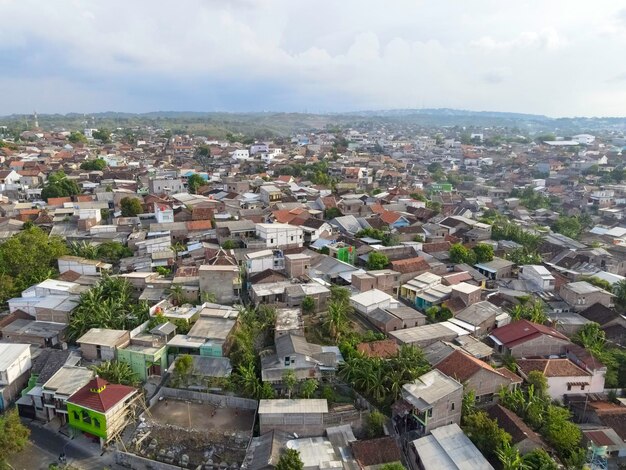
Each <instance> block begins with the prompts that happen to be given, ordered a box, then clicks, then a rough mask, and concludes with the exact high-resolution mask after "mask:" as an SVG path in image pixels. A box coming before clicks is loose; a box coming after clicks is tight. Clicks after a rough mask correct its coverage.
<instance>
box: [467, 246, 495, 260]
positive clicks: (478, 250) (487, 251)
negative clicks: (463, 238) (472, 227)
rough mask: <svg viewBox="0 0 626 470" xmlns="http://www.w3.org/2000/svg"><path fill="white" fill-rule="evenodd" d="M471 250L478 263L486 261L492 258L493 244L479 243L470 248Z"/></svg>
mask: <svg viewBox="0 0 626 470" xmlns="http://www.w3.org/2000/svg"><path fill="white" fill-rule="evenodd" d="M472 251H473V252H474V254H475V255H476V261H477V262H479V263H486V262H487V261H491V260H492V259H493V246H491V245H487V244H486V243H479V244H478V245H476V246H475V247H474V248H472Z"/></svg>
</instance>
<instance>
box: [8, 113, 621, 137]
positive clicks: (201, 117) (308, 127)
mask: <svg viewBox="0 0 626 470" xmlns="http://www.w3.org/2000/svg"><path fill="white" fill-rule="evenodd" d="M31 121H32V116H30V115H11V116H4V117H0V125H7V126H11V127H12V128H14V129H26V128H27V125H28V123H29V122H31ZM39 124H40V125H41V126H42V127H43V128H45V129H55V128H65V129H71V130H76V129H82V128H84V127H106V128H109V129H116V128H129V127H134V126H141V125H148V126H153V127H157V128H163V129H171V130H172V131H175V132H183V133H195V134H197V135H206V136H213V137H217V138H223V137H224V136H225V135H226V134H228V133H242V134H244V135H246V136H252V137H255V138H271V137H273V136H288V135H291V134H294V133H298V132H308V131H316V130H317V131H319V130H323V129H329V130H338V129H342V128H348V127H352V128H357V129H362V130H366V131H367V130H373V129H376V128H379V127H381V126H382V127H389V128H391V129H394V132H398V133H401V134H405V135H414V134H415V133H417V132H428V130H429V129H430V130H432V129H433V128H446V127H450V128H454V127H457V128H459V127H461V128H468V129H476V130H480V129H483V128H494V127H495V128H508V129H509V130H511V131H512V132H519V133H521V134H525V135H526V134H534V133H538V132H555V133H557V134H560V135H566V134H570V135H571V134H573V133H578V132H598V131H607V130H608V131H620V132H624V131H626V118H625V117H600V118H598V117H573V118H551V117H548V116H543V115H538V114H523V113H507V112H495V111H470V110H460V109H450V108H439V109H430V108H429V109H391V110H371V111H355V112H345V113H328V114H310V113H307V114H305V113H284V112H251V113H227V112H194V111H155V112H149V113H140V114H136V113H122V112H113V111H107V112H99V113H92V114H82V113H69V114H65V115H61V114H40V115H39Z"/></svg>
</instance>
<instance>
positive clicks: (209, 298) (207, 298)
mask: <svg viewBox="0 0 626 470" xmlns="http://www.w3.org/2000/svg"><path fill="white" fill-rule="evenodd" d="M200 300H201V302H202V303H206V302H208V303H210V304H214V303H215V302H216V301H217V297H216V296H215V294H214V293H213V292H203V293H202V294H200Z"/></svg>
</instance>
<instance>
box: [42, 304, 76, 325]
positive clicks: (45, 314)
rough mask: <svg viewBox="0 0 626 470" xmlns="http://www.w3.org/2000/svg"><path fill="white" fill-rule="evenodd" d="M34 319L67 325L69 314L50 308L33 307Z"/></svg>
mask: <svg viewBox="0 0 626 470" xmlns="http://www.w3.org/2000/svg"><path fill="white" fill-rule="evenodd" d="M35 318H36V319H37V321H46V322H52V323H66V324H67V323H69V322H70V312H61V311H58V310H54V309H52V308H40V307H35Z"/></svg>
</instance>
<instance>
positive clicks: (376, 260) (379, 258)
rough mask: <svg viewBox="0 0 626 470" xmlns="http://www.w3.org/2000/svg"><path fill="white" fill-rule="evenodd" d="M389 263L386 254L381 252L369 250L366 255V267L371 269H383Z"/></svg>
mask: <svg viewBox="0 0 626 470" xmlns="http://www.w3.org/2000/svg"><path fill="white" fill-rule="evenodd" d="M388 264H389V258H387V255H385V254H383V253H379V252H378V251H372V252H370V254H369V256H368V257H367V269H370V270H372V271H376V270H377V269H385V267H386V266H387V265H388Z"/></svg>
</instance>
